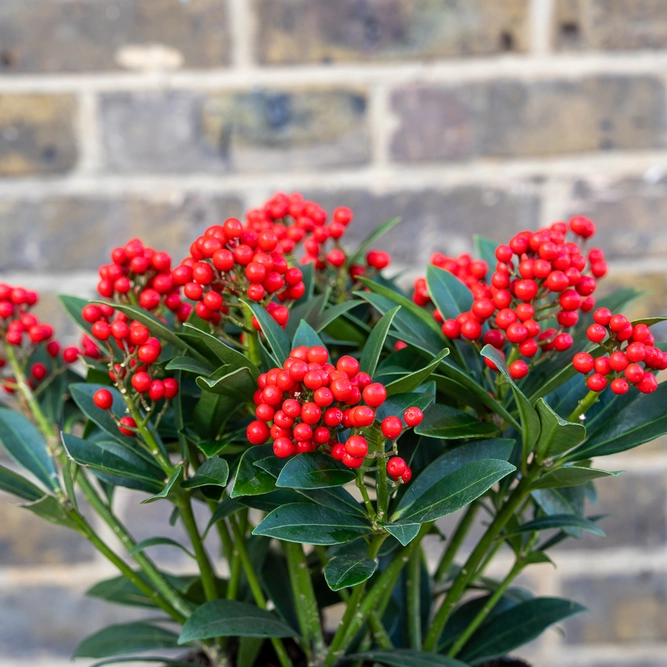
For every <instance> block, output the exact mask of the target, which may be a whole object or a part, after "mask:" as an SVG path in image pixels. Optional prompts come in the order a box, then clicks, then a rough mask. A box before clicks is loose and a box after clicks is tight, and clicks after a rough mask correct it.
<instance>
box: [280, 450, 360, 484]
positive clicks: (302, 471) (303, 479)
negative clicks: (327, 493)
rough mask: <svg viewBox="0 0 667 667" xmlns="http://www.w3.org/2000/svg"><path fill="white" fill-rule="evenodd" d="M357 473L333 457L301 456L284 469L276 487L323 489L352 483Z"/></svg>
mask: <svg viewBox="0 0 667 667" xmlns="http://www.w3.org/2000/svg"><path fill="white" fill-rule="evenodd" d="M354 478H355V473H354V472H353V471H352V470H350V469H349V468H346V467H345V466H344V465H343V464H342V463H339V462H338V461H335V460H334V459H332V458H331V456H326V455H324V454H320V453H319V452H314V453H312V454H299V455H297V456H295V457H294V458H291V459H290V460H289V461H288V462H287V464H286V465H285V466H284V467H283V469H282V472H281V473H280V476H279V477H278V481H277V482H276V486H278V487H283V488H288V489H323V488H326V487H330V486H342V485H343V484H347V483H348V482H351V481H352V480H353V479H354Z"/></svg>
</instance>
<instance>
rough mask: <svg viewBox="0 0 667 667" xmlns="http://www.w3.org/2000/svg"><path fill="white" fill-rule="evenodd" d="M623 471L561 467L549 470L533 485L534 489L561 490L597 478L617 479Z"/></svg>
mask: <svg viewBox="0 0 667 667" xmlns="http://www.w3.org/2000/svg"><path fill="white" fill-rule="evenodd" d="M622 472H623V471H622V470H617V471H613V472H612V471H610V470H598V469H596V468H585V467H579V466H563V467H561V468H556V469H555V470H551V471H549V472H547V473H545V474H544V475H542V477H541V478H540V479H539V480H538V481H537V482H536V483H535V484H534V485H533V487H532V488H534V489H562V488H563V487H565V486H579V485H580V484H586V483H587V482H590V481H592V480H594V479H598V478H599V477H617V476H618V475H620V474H621V473H622Z"/></svg>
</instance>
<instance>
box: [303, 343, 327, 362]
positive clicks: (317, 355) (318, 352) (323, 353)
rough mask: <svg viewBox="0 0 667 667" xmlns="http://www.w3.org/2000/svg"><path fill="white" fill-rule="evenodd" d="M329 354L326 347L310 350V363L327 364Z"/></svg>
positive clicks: (315, 347)
mask: <svg viewBox="0 0 667 667" xmlns="http://www.w3.org/2000/svg"><path fill="white" fill-rule="evenodd" d="M328 358H329V353H328V352H327V349H326V348H325V347H322V346H321V345H315V346H314V347H311V348H310V350H308V361H309V362H310V363H311V364H326V362H327V359H328Z"/></svg>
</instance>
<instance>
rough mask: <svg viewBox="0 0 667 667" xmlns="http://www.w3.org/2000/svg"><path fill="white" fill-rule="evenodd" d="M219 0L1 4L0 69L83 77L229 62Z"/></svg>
mask: <svg viewBox="0 0 667 667" xmlns="http://www.w3.org/2000/svg"><path fill="white" fill-rule="evenodd" d="M224 8H225V3H222V2H219V0H189V1H188V2H177V1H176V0H116V1H115V2H113V3H106V2H90V1H89V0H70V1H69V2H53V1H52V0H33V1H32V2H23V0H5V1H4V2H3V3H2V5H1V6H0V44H1V45H2V46H1V47H0V72H2V73H14V72H84V71H95V70H118V69H122V68H123V67H125V66H129V67H132V68H144V67H149V68H150V67H151V66H152V65H158V66H160V65H162V66H166V67H177V66H181V65H182V66H185V67H198V68H203V67H204V68H205V67H219V66H222V65H226V64H227V63H228V62H229V37H228V27H227V26H228V21H227V17H226V13H225V9H224Z"/></svg>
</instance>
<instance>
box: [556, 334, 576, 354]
mask: <svg viewBox="0 0 667 667" xmlns="http://www.w3.org/2000/svg"><path fill="white" fill-rule="evenodd" d="M573 342H574V339H573V338H572V336H570V334H569V333H559V334H558V335H557V336H556V337H555V338H554V339H553V341H552V345H553V346H554V348H555V349H556V350H558V351H559V352H565V350H569V349H570V348H571V347H572V343H573Z"/></svg>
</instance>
